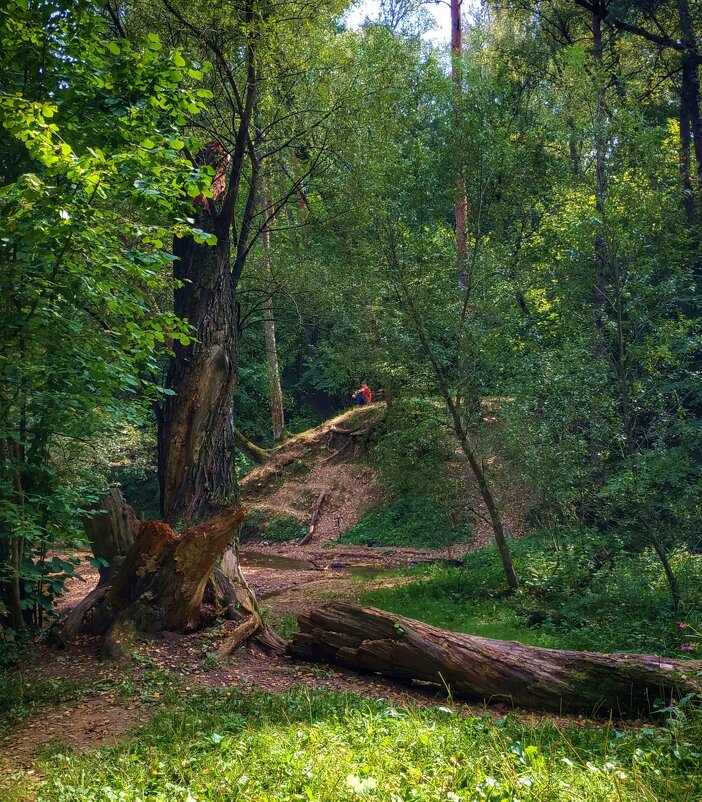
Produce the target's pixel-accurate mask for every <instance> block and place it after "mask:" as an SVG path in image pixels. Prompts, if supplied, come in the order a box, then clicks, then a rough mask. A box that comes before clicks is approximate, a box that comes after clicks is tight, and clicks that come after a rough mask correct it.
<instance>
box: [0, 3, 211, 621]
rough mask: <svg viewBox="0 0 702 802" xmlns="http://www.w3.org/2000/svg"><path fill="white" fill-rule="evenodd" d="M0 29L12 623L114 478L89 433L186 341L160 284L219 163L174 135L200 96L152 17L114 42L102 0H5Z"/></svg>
mask: <svg viewBox="0 0 702 802" xmlns="http://www.w3.org/2000/svg"><path fill="white" fill-rule="evenodd" d="M0 39H1V41H2V46H3V87H2V94H1V95H0V117H1V119H2V126H3V130H4V132H5V137H4V139H3V145H2V148H1V149H0V184H1V186H0V218H1V220H2V223H1V225H0V261H1V262H2V267H3V269H2V271H0V298H1V299H2V301H1V303H2V314H0V339H2V342H3V350H2V353H1V354H0V407H1V408H2V410H3V415H2V420H1V421H0V443H1V445H0V622H2V623H4V624H9V625H10V626H11V627H12V628H13V629H15V630H19V629H21V628H23V627H24V626H25V625H27V624H34V625H37V624H41V621H42V616H43V614H44V613H45V612H48V611H49V610H50V608H51V600H52V598H53V596H54V595H55V594H56V593H57V592H60V590H61V586H62V579H63V578H65V576H66V571H67V569H65V568H61V569H59V570H58V571H57V572H56V573H55V574H54V573H51V570H52V569H53V566H51V567H49V566H47V563H46V561H45V560H44V555H45V554H46V552H47V550H48V549H50V548H52V547H53V546H54V544H55V543H56V542H57V541H59V540H61V541H63V543H64V544H65V545H66V546H67V547H71V546H73V545H79V544H80V542H81V540H80V537H81V536H80V535H79V534H77V533H78V532H79V531H80V518H81V514H82V510H83V509H84V507H85V505H87V504H89V503H90V502H91V501H93V500H95V499H96V497H97V495H99V493H100V492H101V491H102V490H103V489H104V488H105V477H104V475H100V473H99V472H98V473H96V472H95V470H94V469H92V467H93V466H90V465H89V464H88V463H89V460H87V459H86V458H85V452H86V451H87V450H88V449H89V447H90V445H89V444H91V443H92V442H94V441H95V440H97V439H98V438H100V437H104V436H105V434H106V433H108V432H110V431H111V430H112V429H114V428H115V427H117V426H118V425H119V424H121V423H123V422H125V421H127V422H134V421H137V420H139V419H140V418H142V417H143V414H144V410H145V409H148V407H149V405H150V404H151V402H152V401H153V400H154V399H155V398H157V397H158V386H157V383H155V382H154V381H153V376H155V375H158V370H159V367H160V365H159V354H161V355H165V354H166V345H165V343H166V340H167V338H170V339H171V340H177V341H180V342H181V343H187V342H188V340H189V328H188V326H187V324H185V323H184V322H181V321H178V320H177V319H176V318H175V316H174V315H173V313H172V312H170V311H168V309H167V308H166V309H165V310H164V309H163V308H161V310H159V306H160V304H159V303H158V302H157V301H155V299H156V298H158V297H159V296H161V295H164V294H167V293H169V292H170V290H171V286H170V285H171V281H170V273H171V270H170V267H171V256H170V254H169V253H168V251H167V250H166V243H167V242H169V241H170V240H171V238H172V236H173V235H174V233H175V234H176V235H180V236H182V235H184V234H187V233H188V232H189V230H190V229H189V222H188V220H187V219H186V217H185V215H184V214H183V212H184V211H185V207H184V206H183V200H182V195H181V191H182V187H183V183H184V181H186V180H187V181H189V182H190V183H191V184H192V185H193V187H194V188H195V189H198V190H199V189H203V190H204V189H206V186H207V184H208V183H209V177H208V176H207V175H206V174H205V171H203V172H202V174H201V173H200V172H199V171H194V170H193V168H192V165H191V164H190V163H189V162H188V160H187V159H186V158H185V156H184V154H183V153H182V151H183V148H184V146H185V142H184V140H183V139H182V138H181V137H180V135H179V127H180V126H182V125H183V124H184V122H185V117H184V114H185V113H189V112H193V111H197V110H198V109H200V108H201V107H202V103H203V99H204V98H199V97H198V96H197V95H196V94H193V93H191V91H190V90H189V89H187V88H186V87H185V86H184V84H183V80H184V76H183V74H182V73H181V72H180V69H179V68H178V66H177V65H178V64H180V63H181V62H182V63H183V64H185V63H186V62H185V60H184V57H183V56H182V55H181V54H180V53H179V52H178V51H174V52H172V53H166V52H164V50H163V48H162V45H161V43H160V40H159V39H158V37H157V36H156V35H155V34H150V35H149V36H147V37H146V38H145V39H144V41H143V42H140V43H130V42H128V41H125V40H120V41H119V42H115V41H111V40H110V37H109V35H108V32H107V27H106V24H105V22H104V20H103V18H102V17H101V16H100V15H99V13H98V9H97V7H96V6H94V5H93V4H90V3H83V2H79V3H61V2H56V3H53V2H52V3H41V4H35V3H32V4H27V3H26V2H10V3H9V4H7V3H6V4H5V5H4V6H3V8H2V10H0ZM201 185H202V186H201ZM193 191H194V190H193ZM49 574H51V575H50V577H49Z"/></svg>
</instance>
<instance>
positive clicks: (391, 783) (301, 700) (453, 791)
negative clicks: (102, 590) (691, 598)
mask: <svg viewBox="0 0 702 802" xmlns="http://www.w3.org/2000/svg"><path fill="white" fill-rule="evenodd" d="M663 716H664V717H663V719H662V725H661V726H658V727H653V726H651V727H644V728H641V729H638V730H635V729H619V728H617V727H614V726H602V727H595V726H590V725H581V726H573V725H569V726H565V725H563V724H562V722H561V723H560V724H557V723H554V722H552V721H551V720H550V719H535V718H531V719H529V720H528V721H527V720H519V719H518V718H516V717H514V716H511V715H510V716H507V717H506V718H502V719H496V718H493V717H491V716H489V715H480V714H478V715H470V716H467V717H465V716H462V715H459V714H458V713H456V712H454V711H452V710H451V709H450V708H449V707H443V706H442V707H437V708H433V709H422V708H404V707H395V706H392V705H390V704H387V703H385V702H383V701H376V702H372V701H368V700H364V699H362V698H360V697H357V696H345V695H340V694H335V693H331V692H327V691H310V690H309V689H306V688H305V689H298V690H293V691H290V692H288V693H285V694H283V695H271V694H267V693H262V692H255V693H252V694H250V695H243V694H241V693H237V692H231V691H222V690H210V691H200V692H198V693H196V694H195V695H194V696H192V697H190V698H189V699H187V700H183V701H181V702H180V703H177V704H175V705H173V706H171V707H169V708H167V709H162V710H161V711H160V712H158V713H157V714H156V715H155V717H154V719H153V720H152V722H151V723H150V724H148V725H147V726H145V727H143V728H142V729H141V730H140V731H138V732H136V733H134V734H133V736H132V737H131V738H130V739H128V740H126V741H124V742H123V743H121V744H119V745H117V746H113V747H109V748H102V749H100V750H97V751H95V752H92V753H85V754H78V753H74V752H71V751H68V750H66V749H63V748H60V747H58V748H55V749H53V750H50V751H49V752H45V753H44V755H43V757H42V758H40V761H39V766H38V768H39V771H40V774H41V776H42V777H43V778H44V779H43V780H42V781H41V782H40V784H39V785H38V786H37V787H36V788H35V789H34V790H35V794H36V798H37V799H40V800H41V802H88V801H90V802H115V800H149V802H175V800H178V802H181V801H182V802H232V800H240V801H241V802H283V801H284V802H342V801H343V802H350V801H352V800H358V799H364V800H367V802H380V800H382V801H383V802H403V801H404V800H426V801H427V802H428V801H429V800H432V801H433V800H446V802H482V800H491V802H498V800H499V802H517V801H518V800H519V802H546V800H548V801H549V802H570V801H571V800H582V801H583V802H585V801H587V802H590V801H591V802H595V800H612V799H614V800H621V801H622V802H625V801H628V800H631V802H634V801H636V802H638V801H639V800H650V801H652V802H657V801H660V802H664V800H665V802H683V801H685V802H693V800H698V799H699V798H700V795H701V794H702V755H701V754H700V752H701V751H702V750H701V749H700V743H702V717H701V716H700V714H699V712H697V711H695V710H694V709H693V707H692V706H689V707H685V706H680V707H679V708H676V709H675V710H672V711H667V712H665V713H664V714H663ZM6 793H7V794H9V795H8V796H6V797H4V799H5V800H6V802H19V799H20V797H19V796H16V795H15V794H14V793H13V789H12V788H10V789H8V791H7V792H6Z"/></svg>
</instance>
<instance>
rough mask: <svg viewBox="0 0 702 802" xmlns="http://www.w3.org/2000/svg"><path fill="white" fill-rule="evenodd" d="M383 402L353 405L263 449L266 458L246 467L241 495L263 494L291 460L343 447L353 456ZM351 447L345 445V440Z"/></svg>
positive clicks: (381, 413) (380, 417)
mask: <svg viewBox="0 0 702 802" xmlns="http://www.w3.org/2000/svg"><path fill="white" fill-rule="evenodd" d="M386 412H387V407H386V405H385V403H379V404H368V405H366V406H362V407H357V408H355V409H353V410H350V411H348V412H345V413H343V414H342V415H339V416H337V417H336V418H332V419H331V420H329V421H326V422H325V423H323V424H321V425H320V426H317V427H315V428H314V429H308V430H307V431H306V432H302V433H301V434H298V435H295V436H294V437H289V438H287V440H285V442H283V443H281V445H279V446H277V447H276V448H272V449H271V450H270V451H268V452H267V454H268V458H267V460H266V461H265V462H264V463H263V464H261V465H259V466H258V467H256V468H254V469H253V470H252V471H250V472H249V473H248V474H247V475H246V476H245V477H244V478H243V479H242V480H241V482H240V484H239V489H240V492H241V498H242V499H244V500H246V501H250V500H254V499H256V498H257V497H260V496H261V495H263V494H265V493H266V492H267V491H268V488H269V485H270V484H271V482H273V481H274V480H275V479H276V478H278V477H279V476H281V475H282V474H283V473H284V472H285V470H286V469H287V468H288V466H291V465H293V463H298V464H300V463H304V462H305V460H308V461H309V462H310V464H311V463H312V462H314V461H315V460H316V459H317V458H318V457H319V456H320V455H321V454H322V453H324V452H325V451H328V450H333V451H335V452H336V454H335V455H334V456H337V455H338V454H339V453H341V450H342V448H343V449H345V450H347V455H348V456H349V458H351V457H357V456H358V455H359V454H360V453H362V452H363V450H364V449H365V448H366V440H367V437H368V435H369V434H370V433H371V431H372V430H373V428H374V427H375V426H376V425H377V424H378V423H380V422H381V421H382V420H383V419H384V418H385V415H386ZM351 443H352V444H353V448H352V449H350V448H349V449H346V447H347V446H349V444H351Z"/></svg>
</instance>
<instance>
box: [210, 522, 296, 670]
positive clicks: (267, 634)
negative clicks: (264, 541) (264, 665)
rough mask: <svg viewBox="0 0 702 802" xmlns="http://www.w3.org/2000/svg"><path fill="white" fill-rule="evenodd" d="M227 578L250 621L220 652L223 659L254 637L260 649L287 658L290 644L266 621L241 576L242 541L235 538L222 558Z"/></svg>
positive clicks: (243, 623)
mask: <svg viewBox="0 0 702 802" xmlns="http://www.w3.org/2000/svg"><path fill="white" fill-rule="evenodd" d="M221 571H222V574H223V576H225V577H226V579H227V580H228V581H229V582H230V583H231V586H232V587H233V589H234V592H235V593H236V600H237V603H238V605H239V607H240V608H241V609H242V610H243V611H244V612H245V613H247V614H248V617H247V618H245V619H244V621H242V623H241V624H239V625H238V626H237V628H236V629H235V630H234V632H233V633H232V634H231V635H230V636H229V637H228V638H227V640H226V641H225V642H224V643H223V644H222V645H221V646H220V648H219V649H218V650H217V656H218V657H219V658H222V657H225V656H226V655H228V654H231V653H232V652H234V651H236V650H237V649H238V648H239V646H241V644H242V643H243V642H244V641H246V640H249V639H250V638H252V637H254V638H255V640H256V642H257V643H258V644H259V646H261V647H263V648H264V649H265V650H266V651H270V652H273V653H275V654H283V652H284V651H285V646H286V643H285V641H284V640H283V639H282V638H281V637H280V635H278V633H277V632H276V631H275V630H273V629H272V628H271V627H269V626H268V625H267V624H265V623H264V621H263V616H262V615H261V610H260V608H259V606H258V601H257V600H256V596H255V595H254V593H253V591H252V590H251V588H250V587H249V585H248V582H247V581H246V579H245V578H244V575H243V573H242V572H241V562H240V560H239V541H238V538H235V539H234V541H233V542H232V543H231V545H230V547H229V548H228V549H227V551H226V552H225V553H224V555H223V556H222V568H221Z"/></svg>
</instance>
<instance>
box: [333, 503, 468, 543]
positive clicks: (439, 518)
mask: <svg viewBox="0 0 702 802" xmlns="http://www.w3.org/2000/svg"><path fill="white" fill-rule="evenodd" d="M471 536H472V533H471V530H470V528H469V527H468V525H467V524H466V523H465V522H462V523H461V524H460V525H459V526H457V527H454V526H453V524H452V522H451V518H450V516H449V514H448V512H447V511H446V509H445V508H444V507H443V506H442V505H441V504H439V503H438V502H437V501H435V500H434V499H431V498H428V497H426V496H417V495H414V496H401V497H400V498H397V499H394V500H391V501H390V502H389V503H388V504H387V505H385V506H384V507H380V508H378V509H373V510H370V511H369V512H367V513H366V514H365V515H364V516H363V517H362V518H361V520H360V521H359V522H358V523H357V524H356V525H355V526H353V527H351V529H349V530H347V531H346V532H344V534H343V535H342V536H341V537H340V538H339V541H338V542H339V543H348V544H353V545H358V546H410V547H415V548H427V549H444V548H446V547H448V546H452V545H453V544H455V543H464V542H466V541H467V540H470V538H471Z"/></svg>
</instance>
